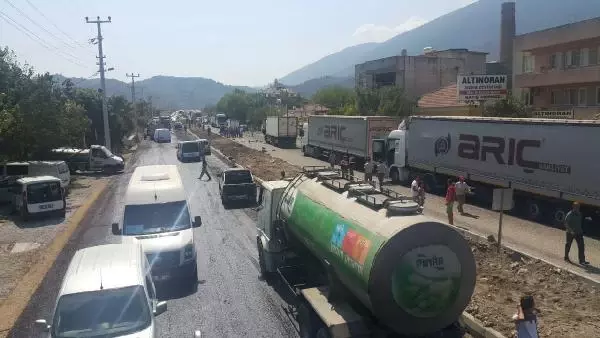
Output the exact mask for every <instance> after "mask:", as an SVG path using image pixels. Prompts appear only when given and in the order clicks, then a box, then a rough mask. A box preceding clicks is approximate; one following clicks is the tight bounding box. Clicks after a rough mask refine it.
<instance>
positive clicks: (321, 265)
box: [256, 167, 476, 337]
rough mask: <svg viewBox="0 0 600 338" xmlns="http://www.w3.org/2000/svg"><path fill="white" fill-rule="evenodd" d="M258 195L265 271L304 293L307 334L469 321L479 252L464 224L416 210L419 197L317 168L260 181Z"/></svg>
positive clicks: (380, 332)
mask: <svg viewBox="0 0 600 338" xmlns="http://www.w3.org/2000/svg"><path fill="white" fill-rule="evenodd" d="M258 201H259V207H258V208H257V210H258V223H257V228H258V234H257V237H256V242H257V247H258V258H259V269H260V274H261V277H262V278H261V279H263V280H265V281H267V282H268V283H270V284H271V283H275V282H283V284H280V283H278V284H279V285H284V286H287V287H288V288H289V291H291V293H292V295H294V296H295V298H294V300H295V302H294V304H293V306H292V309H291V313H290V314H292V315H295V316H296V319H297V321H298V324H299V327H300V336H301V337H406V336H419V337H429V336H435V337H450V336H454V334H457V332H456V331H458V330H460V329H459V328H457V324H456V323H457V320H458V319H459V317H460V316H461V314H462V312H463V310H464V309H465V308H466V306H467V304H468V303H469V301H470V299H471V296H472V294H473V291H474V288H475V280H476V267H475V258H474V256H473V254H472V252H471V248H470V246H469V244H468V242H467V241H466V240H465V239H464V238H463V236H462V235H461V234H460V233H458V232H457V231H456V230H455V229H453V228H451V227H450V226H449V225H447V224H443V223H440V222H439V221H436V220H433V219H431V218H428V217H426V216H424V215H421V214H417V210H418V206H417V204H416V203H414V202H413V201H411V200H408V199H407V198H406V197H403V196H400V195H398V194H396V193H394V192H392V191H390V190H384V191H379V190H375V189H374V188H373V187H372V186H371V185H369V184H365V183H359V182H355V181H349V180H346V179H343V178H342V177H341V174H340V173H339V172H337V171H331V170H327V169H324V168H318V167H313V168H307V167H305V168H303V172H302V173H301V174H299V175H298V176H296V177H295V178H294V179H293V180H289V181H288V180H281V181H262V182H260V190H259V197H258ZM280 289H281V288H280ZM284 290H285V289H284Z"/></svg>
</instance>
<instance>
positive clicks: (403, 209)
mask: <svg viewBox="0 0 600 338" xmlns="http://www.w3.org/2000/svg"><path fill="white" fill-rule="evenodd" d="M302 173H303V174H304V175H305V176H306V177H309V178H312V179H314V178H316V179H317V181H319V182H321V184H322V185H323V186H325V187H327V188H329V189H331V190H333V191H335V192H337V193H339V194H343V193H345V192H347V195H346V197H347V198H356V201H357V202H358V203H360V204H362V205H365V206H367V207H369V208H371V209H373V210H375V211H379V210H381V209H386V210H387V211H388V212H389V213H394V214H414V213H416V212H419V211H421V209H420V207H419V205H418V204H417V203H416V202H414V201H413V200H412V198H410V197H408V196H405V195H402V194H399V193H397V192H395V191H393V190H390V189H376V188H375V187H374V186H373V185H371V184H370V183H369V182H366V181H361V180H356V179H355V178H354V177H349V176H344V175H342V172H341V171H340V170H337V169H333V168H329V167H326V166H305V167H302Z"/></svg>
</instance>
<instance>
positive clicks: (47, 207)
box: [40, 203, 54, 210]
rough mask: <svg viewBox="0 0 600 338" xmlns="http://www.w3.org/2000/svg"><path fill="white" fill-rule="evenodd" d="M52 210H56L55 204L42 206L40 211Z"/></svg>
mask: <svg viewBox="0 0 600 338" xmlns="http://www.w3.org/2000/svg"><path fill="white" fill-rule="evenodd" d="M52 208H54V204H52V203H50V204H42V205H40V210H47V209H52Z"/></svg>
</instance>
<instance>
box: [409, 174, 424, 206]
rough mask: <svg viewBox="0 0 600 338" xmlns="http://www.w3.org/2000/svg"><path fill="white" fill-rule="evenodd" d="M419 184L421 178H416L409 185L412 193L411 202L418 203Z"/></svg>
mask: <svg viewBox="0 0 600 338" xmlns="http://www.w3.org/2000/svg"><path fill="white" fill-rule="evenodd" d="M420 183H421V177H419V176H417V177H415V179H414V180H413V181H412V184H411V185H410V192H411V193H412V199H413V201H415V202H417V203H419V184H420Z"/></svg>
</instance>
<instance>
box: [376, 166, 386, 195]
mask: <svg viewBox="0 0 600 338" xmlns="http://www.w3.org/2000/svg"><path fill="white" fill-rule="evenodd" d="M385 174H387V166H386V165H385V162H384V161H381V162H379V163H378V164H377V180H379V190H383V180H384V179H385Z"/></svg>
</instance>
